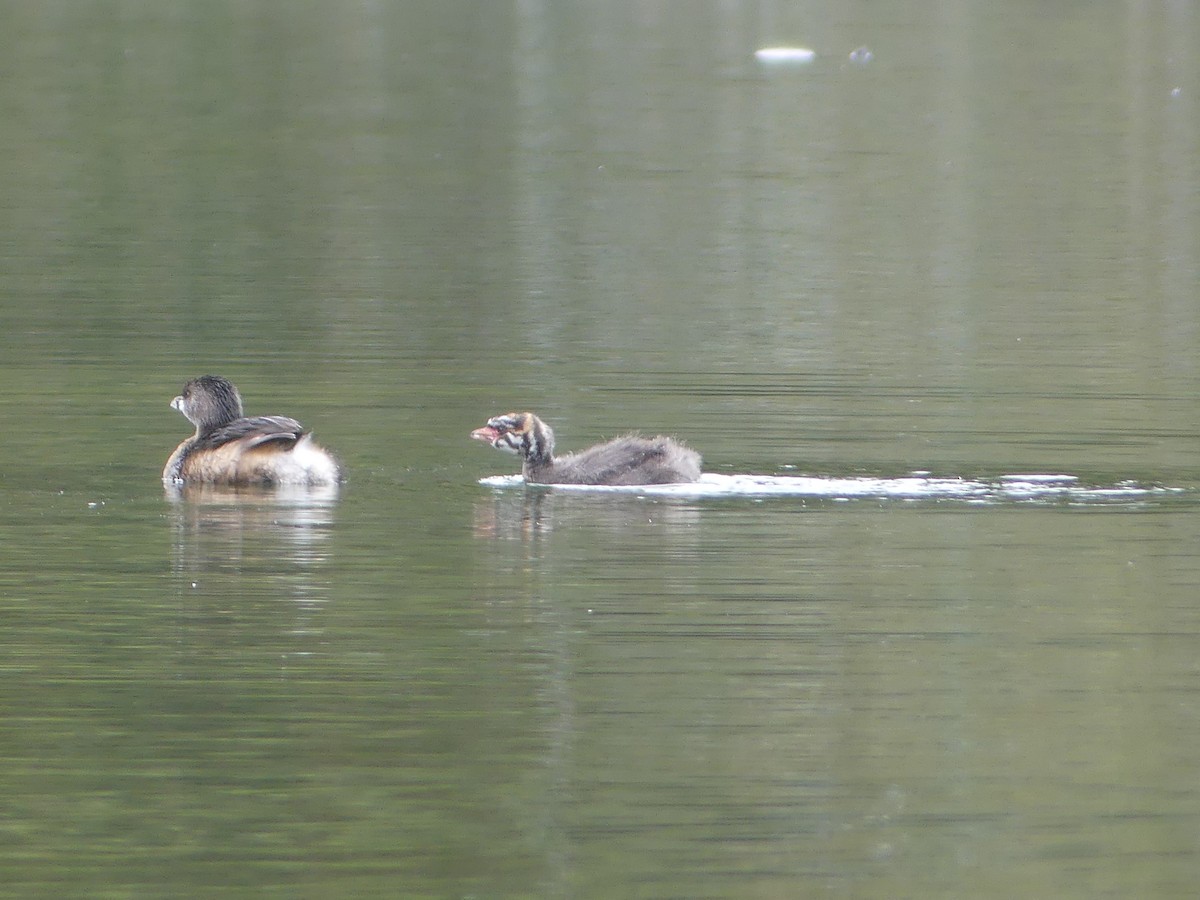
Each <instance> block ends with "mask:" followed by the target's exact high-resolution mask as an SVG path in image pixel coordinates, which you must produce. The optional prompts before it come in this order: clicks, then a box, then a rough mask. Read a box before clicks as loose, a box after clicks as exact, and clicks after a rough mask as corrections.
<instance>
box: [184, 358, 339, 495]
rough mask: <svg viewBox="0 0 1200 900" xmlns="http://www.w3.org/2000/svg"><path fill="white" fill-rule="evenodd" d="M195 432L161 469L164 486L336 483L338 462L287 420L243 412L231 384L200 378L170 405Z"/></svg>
mask: <svg viewBox="0 0 1200 900" xmlns="http://www.w3.org/2000/svg"><path fill="white" fill-rule="evenodd" d="M171 406H172V408H174V409H177V410H179V411H180V412H181V413H183V414H184V415H185V416H187V418H188V421H190V422H191V423H192V424H193V425H195V426H196V433H195V434H194V435H192V436H191V437H190V438H188V439H187V440H186V441H184V442H183V443H182V444H180V445H179V446H178V447H176V448H175V452H174V453H172V454H171V457H170V459H168V460H167V466H166V468H165V469H163V482H164V483H166V484H188V483H197V482H199V483H205V484H228V485H240V484H263V485H271V484H308V485H324V484H335V483H336V482H337V480H338V477H339V473H338V467H337V463H336V462H334V461H333V457H331V456H330V455H329V454H328V453H326V452H325V451H324V450H322V449H321V448H320V447H318V446H317V445H316V444H315V443H313V440H312V435H311V434H310V433H309V432H307V431H305V430H304V427H303V426H302V425H301V424H300V423H299V422H297V421H296V420H295V419H289V418H287V417H286V416H252V417H249V418H247V417H246V416H245V415H244V414H243V412H242V397H241V394H239V393H238V389H237V388H236V387H234V386H233V383H232V382H230V381H229V380H227V379H225V378H222V377H220V376H219V375H201V376H200V377H199V378H193V379H192V380H191V381H189V382H188V383H187V384H185V385H184V386H183V393H181V394H180V395H179V396H178V397H176V398H175V399H174V400H172V401H171Z"/></svg>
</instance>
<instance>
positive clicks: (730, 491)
mask: <svg viewBox="0 0 1200 900" xmlns="http://www.w3.org/2000/svg"><path fill="white" fill-rule="evenodd" d="M479 483H480V484H483V485H487V486H488V487H494V488H508V487H521V486H524V484H525V480H524V479H523V478H522V477H521V476H520V475H492V476H489V477H487V478H481V479H480V480H479ZM534 487H535V489H539V490H546V489H553V490H556V491H564V492H587V493H602V494H637V495H639V496H656V497H664V496H665V497H672V496H673V497H689V498H702V497H770V496H775V497H807V498H812V499H825V500H833V501H842V500H849V499H855V498H863V499H866V498H870V499H876V500H879V499H894V500H957V501H966V502H973V503H1005V502H1012V501H1026V500H1042V501H1061V500H1065V501H1074V502H1092V503H1095V502H1101V503H1103V502H1110V503H1123V502H1129V501H1137V500H1144V499H1146V498H1148V497H1151V496H1154V495H1160V494H1179V493H1183V492H1184V491H1183V489H1182V488H1172V487H1164V486H1159V485H1143V484H1139V483H1137V482H1132V481H1122V482H1118V483H1117V484H1115V485H1095V486H1093V485H1085V484H1081V483H1080V482H1079V479H1078V478H1077V477H1076V476H1074V475H1056V474H1042V473H1037V474H1032V475H1001V476H1000V477H999V478H997V479H995V480H993V481H977V480H973V479H967V478H953V477H941V478H939V477H934V476H931V475H925V474H920V475H909V476H905V477H900V478H870V477H853V478H833V477H822V476H811V475H741V474H738V475H718V474H716V473H713V472H705V473H704V474H703V475H701V476H700V480H699V481H696V482H692V483H690V484H633V485H620V486H606V485H593V484H555V485H536V486H534Z"/></svg>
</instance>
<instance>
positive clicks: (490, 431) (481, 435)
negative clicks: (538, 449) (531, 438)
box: [175, 397, 500, 446]
mask: <svg viewBox="0 0 1200 900" xmlns="http://www.w3.org/2000/svg"><path fill="white" fill-rule="evenodd" d="M175 399H176V400H178V399H179V398H178V397H176V398H175ZM471 437H473V438H474V439H475V440H477V441H487V442H488V443H489V444H492V445H493V446H494V445H495V443H496V441H497V440H498V439H499V438H500V432H499V431H497V430H496V429H495V428H493V427H492V426H491V425H484V426H483V427H482V428H476V429H475V430H474V431H472V432H471Z"/></svg>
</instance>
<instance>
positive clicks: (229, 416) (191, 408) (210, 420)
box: [171, 375, 244, 432]
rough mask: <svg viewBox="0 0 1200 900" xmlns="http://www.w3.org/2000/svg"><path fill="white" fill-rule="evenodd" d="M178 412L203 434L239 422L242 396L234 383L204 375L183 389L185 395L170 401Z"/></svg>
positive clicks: (216, 376)
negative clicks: (237, 420) (235, 421)
mask: <svg viewBox="0 0 1200 900" xmlns="http://www.w3.org/2000/svg"><path fill="white" fill-rule="evenodd" d="M171 408H172V409H177V410H179V411H180V412H181V413H183V414H184V415H185V416H187V419H188V421H189V422H191V423H192V424H193V425H195V426H196V428H197V430H199V431H201V432H205V431H211V430H212V429H214V428H220V427H221V426H222V425H227V424H228V423H230V422H232V421H234V420H235V419H240V418H242V416H243V415H244V414H243V412H242V395H241V394H239V393H238V389H237V388H236V387H234V386H233V382H231V381H229V380H228V379H227V378H222V377H221V376H220V375H201V376H200V377H199V378H193V379H192V380H191V381H189V382H188V383H187V384H185V385H184V386H183V392H182V393H181V394H180V395H179V396H178V397H176V398H175V399H174V400H172V401H171Z"/></svg>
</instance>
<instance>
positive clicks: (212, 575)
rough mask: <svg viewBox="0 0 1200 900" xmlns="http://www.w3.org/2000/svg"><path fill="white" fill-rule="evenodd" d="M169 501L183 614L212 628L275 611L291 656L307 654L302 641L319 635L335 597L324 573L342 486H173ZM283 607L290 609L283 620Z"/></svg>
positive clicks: (273, 616) (173, 556)
mask: <svg viewBox="0 0 1200 900" xmlns="http://www.w3.org/2000/svg"><path fill="white" fill-rule="evenodd" d="M167 499H168V501H169V502H170V510H171V521H172V529H173V536H172V541H171V573H172V578H173V580H174V582H175V592H176V594H177V596H178V598H179V602H180V608H181V611H183V612H184V613H185V615H188V614H189V613H190V614H191V615H195V616H197V617H198V619H197V620H198V621H200V622H212V621H213V620H214V619H213V617H214V616H217V617H220V618H222V619H227V618H228V617H230V616H232V617H233V618H234V619H236V620H238V621H250V620H251V619H253V618H254V617H256V616H260V615H261V614H262V613H263V612H264V611H265V610H273V611H274V612H272V613H271V614H270V618H271V622H272V623H273V624H272V625H271V627H272V628H276V627H280V628H282V629H283V630H284V632H285V633H286V635H288V637H287V638H286V639H285V644H286V645H287V646H285V647H284V648H282V650H283V652H284V653H285V654H287V653H302V652H304V644H305V641H303V640H302V637H303V636H306V635H312V634H313V633H314V632H313V629H312V626H311V622H310V621H309V617H310V616H311V614H312V613H313V612H314V611H315V610H316V609H317V608H319V607H320V606H321V605H322V604H323V603H324V602H325V601H326V600H327V599H328V597H329V584H328V579H327V578H325V577H323V576H322V569H323V568H325V567H326V566H327V564H328V562H329V559H330V556H329V541H330V537H331V535H332V527H331V526H332V525H333V521H334V511H335V508H336V501H337V488H336V487H334V486H324V487H305V486H291V487H287V488H261V487H259V488H247V487H239V488H226V487H214V486H212V485H194V486H193V485H188V486H184V487H169V488H167ZM281 601H284V602H287V603H288V604H289V605H288V607H287V609H288V610H289V612H288V614H287V616H286V618H284V619H282V620H281V619H280V618H279V617H278V615H279V604H280V602H281ZM260 637H261V636H260ZM276 639H278V637H276Z"/></svg>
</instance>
